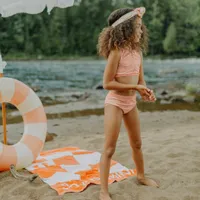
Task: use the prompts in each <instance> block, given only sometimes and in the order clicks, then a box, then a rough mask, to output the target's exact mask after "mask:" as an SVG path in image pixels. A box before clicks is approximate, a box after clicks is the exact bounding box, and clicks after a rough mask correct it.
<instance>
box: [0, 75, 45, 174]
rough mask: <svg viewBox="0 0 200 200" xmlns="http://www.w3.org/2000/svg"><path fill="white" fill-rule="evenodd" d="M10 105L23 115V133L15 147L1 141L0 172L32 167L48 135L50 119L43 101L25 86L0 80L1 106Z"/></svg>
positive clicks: (13, 81)
mask: <svg viewBox="0 0 200 200" xmlns="http://www.w3.org/2000/svg"><path fill="white" fill-rule="evenodd" d="M2 102H5V103H10V104H12V105H14V106H15V107H16V108H17V109H18V110H19V111H20V113H21V115H22V117H23V121H24V134H23V136H22V138H21V140H20V141H19V142H18V143H16V144H15V145H4V144H2V143H1V142H0V171H5V170H9V167H10V165H11V164H13V165H15V166H16V169H22V168H25V167H27V166H29V165H30V164H31V163H32V162H33V161H34V160H35V159H36V158H37V156H38V155H39V153H40V152H41V150H42V148H43V145H44V142H45V138H46V133H47V119H46V114H45V111H44V107H43V105H42V102H41V101H40V99H39V98H38V96H37V95H36V94H35V93H34V91H33V90H32V89H30V88H29V87H28V86H27V85H25V84H24V83H22V82H20V81H18V80H16V79H12V78H0V103H2Z"/></svg>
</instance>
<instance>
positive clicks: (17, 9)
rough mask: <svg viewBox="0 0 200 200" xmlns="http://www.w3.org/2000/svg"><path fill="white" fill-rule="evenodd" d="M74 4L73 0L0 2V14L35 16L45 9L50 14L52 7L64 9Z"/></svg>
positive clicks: (12, 0) (4, 15)
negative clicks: (27, 14)
mask: <svg viewBox="0 0 200 200" xmlns="http://www.w3.org/2000/svg"><path fill="white" fill-rule="evenodd" d="M73 4H74V0H0V14H1V15H2V17H9V16H12V15H14V14H17V13H29V14H37V13H40V12H42V11H43V10H44V9H45V7H47V11H48V12H49V13H50V12H51V10H52V9H53V8H54V7H59V8H66V7H70V6H72V5H73Z"/></svg>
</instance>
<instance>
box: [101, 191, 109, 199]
mask: <svg viewBox="0 0 200 200" xmlns="http://www.w3.org/2000/svg"><path fill="white" fill-rule="evenodd" d="M99 200H112V199H111V198H110V195H109V193H107V192H102V191H101V192H100V195H99Z"/></svg>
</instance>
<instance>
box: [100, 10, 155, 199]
mask: <svg viewBox="0 0 200 200" xmlns="http://www.w3.org/2000/svg"><path fill="white" fill-rule="evenodd" d="M144 13H145V8H144V7H141V8H136V9H130V8H122V9H118V10H116V11H114V12H112V13H111V14H110V16H109V18H108V25H109V27H107V28H104V29H103V31H102V32H101V33H100V36H99V41H98V50H99V54H100V55H101V56H104V57H105V58H107V60H108V61H107V65H106V67H105V71H104V77H103V87H104V89H106V90H109V92H108V94H107V96H106V99H105V109H104V114H105V116H104V129H105V130H104V131H105V144H104V151H103V153H102V156H101V160H100V179H101V192H100V200H111V198H110V196H109V192H108V176H109V169H110V162H111V158H112V155H113V154H114V152H115V147H116V143H117V139H118V135H119V132H120V126H121V122H122V119H123V120H124V123H125V126H126V129H127V132H128V135H129V140H130V146H131V148H132V154H133V155H132V156H133V160H134V162H135V165H136V170H137V179H138V181H139V182H140V183H141V184H144V185H149V186H155V187H158V184H157V183H156V182H155V181H154V180H152V179H150V178H147V177H145V175H144V161H143V155H142V150H141V136H140V120H139V114H138V109H137V105H136V91H137V92H139V94H140V95H141V97H142V99H143V100H145V101H151V102H154V101H155V100H156V98H155V96H154V93H153V91H152V90H150V89H148V88H147V87H146V83H145V80H144V73H143V64H142V52H145V51H146V48H147V32H146V29H145V26H144V25H143V24H142V16H143V14H144Z"/></svg>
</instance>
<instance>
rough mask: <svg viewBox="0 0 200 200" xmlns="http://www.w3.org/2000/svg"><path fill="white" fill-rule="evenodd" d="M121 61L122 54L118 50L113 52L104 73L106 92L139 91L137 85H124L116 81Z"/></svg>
mask: <svg viewBox="0 0 200 200" xmlns="http://www.w3.org/2000/svg"><path fill="white" fill-rule="evenodd" d="M119 60H120V52H119V51H118V50H112V51H111V52H110V55H109V57H108V62H107V65H106V67H105V71H104V76H103V88H104V89H106V90H137V87H136V85H133V84H123V83H119V82H117V81H115V80H114V77H115V74H116V71H117V67H118V64H119Z"/></svg>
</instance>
